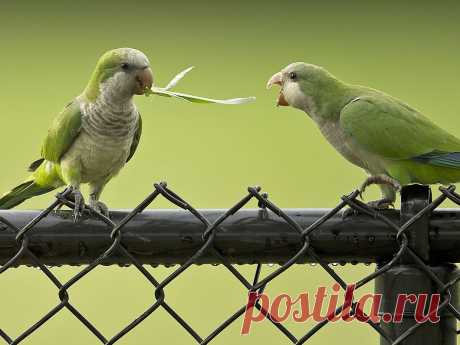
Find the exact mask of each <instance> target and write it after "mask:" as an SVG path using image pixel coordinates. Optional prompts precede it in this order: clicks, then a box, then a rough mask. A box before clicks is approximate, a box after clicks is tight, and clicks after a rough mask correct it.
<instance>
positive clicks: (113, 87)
mask: <svg viewBox="0 0 460 345" xmlns="http://www.w3.org/2000/svg"><path fill="white" fill-rule="evenodd" d="M152 85H153V74H152V70H151V69H150V62H149V60H148V58H147V57H146V56H145V55H144V53H142V52H141V51H139V50H137V49H133V48H118V49H113V50H110V51H108V52H106V53H105V54H103V55H102V56H101V57H100V58H99V61H98V62H97V65H96V68H95V69H94V72H93V75H92V77H91V79H90V81H89V83H88V86H87V87H86V90H85V94H86V95H87V97H88V98H90V99H93V100H94V99H96V98H97V97H98V96H99V95H100V94H104V95H105V96H109V97H113V98H114V99H119V100H125V99H129V98H131V97H133V96H134V95H142V94H144V93H145V92H146V91H147V90H148V89H150V88H151V87H152Z"/></svg>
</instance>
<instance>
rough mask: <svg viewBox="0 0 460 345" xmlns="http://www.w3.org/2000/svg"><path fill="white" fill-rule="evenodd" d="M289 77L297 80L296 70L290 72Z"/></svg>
mask: <svg viewBox="0 0 460 345" xmlns="http://www.w3.org/2000/svg"><path fill="white" fill-rule="evenodd" d="M289 79H291V80H296V79H297V73H295V72H291V73H289Z"/></svg>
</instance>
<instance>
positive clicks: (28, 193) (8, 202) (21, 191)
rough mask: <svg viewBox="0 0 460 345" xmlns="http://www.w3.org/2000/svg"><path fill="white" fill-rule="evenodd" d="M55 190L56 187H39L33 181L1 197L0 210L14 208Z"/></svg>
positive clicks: (22, 184)
mask: <svg viewBox="0 0 460 345" xmlns="http://www.w3.org/2000/svg"><path fill="white" fill-rule="evenodd" d="M53 189H55V187H50V186H39V185H38V184H36V183H35V181H33V180H29V181H26V182H24V183H21V184H20V185H19V186H16V187H14V188H13V189H12V190H11V191H9V192H8V193H6V194H4V195H3V196H2V197H0V209H4V210H5V209H10V208H13V207H15V206H17V205H19V204H21V203H22V202H24V201H25V200H27V199H29V198H32V197H34V196H37V195H41V194H45V193H48V192H50V191H52V190H53Z"/></svg>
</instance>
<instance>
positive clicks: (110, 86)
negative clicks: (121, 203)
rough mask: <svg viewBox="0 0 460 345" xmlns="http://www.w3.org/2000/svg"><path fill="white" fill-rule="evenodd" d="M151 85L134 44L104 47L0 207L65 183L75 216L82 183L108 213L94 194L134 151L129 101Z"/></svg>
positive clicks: (137, 130) (135, 119)
mask: <svg viewBox="0 0 460 345" xmlns="http://www.w3.org/2000/svg"><path fill="white" fill-rule="evenodd" d="M152 84H153V76H152V71H151V69H150V63H149V60H148V59H147V57H146V56H145V55H144V54H143V53H142V52H140V51H139V50H136V49H131V48H120V49H115V50H111V51H108V52H106V53H105V54H104V55H103V56H102V57H101V58H100V59H99V61H98V63H97V65H96V68H95V70H94V72H93V74H92V76H91V78H90V80H89V82H88V85H87V86H86V88H85V89H84V91H83V93H82V94H81V95H80V96H78V97H76V98H75V99H74V100H73V101H72V102H70V103H69V104H67V106H66V107H65V108H64V110H63V111H62V112H61V113H60V114H59V115H58V116H57V117H56V118H55V120H54V122H53V124H52V125H51V128H50V129H49V131H48V135H47V136H46V139H45V141H44V143H43V146H42V149H41V158H40V159H38V160H36V161H35V162H33V163H32V164H31V165H30V167H29V171H31V172H32V175H31V176H30V177H29V178H28V179H27V180H26V181H25V182H23V183H21V184H20V185H18V186H17V187H15V188H13V189H12V190H11V191H10V192H8V193H6V194H5V195H3V196H2V197H1V198H0V209H7V208H11V207H14V206H16V205H18V204H20V203H22V202H23V201H25V200H26V199H29V198H31V197H33V196H36V195H40V194H44V193H47V192H49V191H52V190H53V189H55V188H58V187H61V186H64V185H68V186H70V187H71V188H72V191H71V194H72V195H71V196H72V197H73V200H74V201H75V217H76V218H78V217H79V215H80V213H81V211H82V208H83V206H84V199H83V196H82V194H81V192H80V184H82V183H88V184H89V188H90V192H89V194H90V195H89V204H90V206H91V207H93V208H94V209H95V210H97V211H99V212H102V213H103V214H105V215H108V209H107V206H105V205H104V204H103V203H102V202H101V201H99V197H100V195H101V192H102V190H103V188H104V186H105V185H106V183H107V182H108V181H109V180H110V179H111V178H113V177H114V176H115V175H116V174H117V173H118V172H119V171H120V169H121V168H123V166H124V165H125V164H126V163H127V162H128V161H129V160H130V159H131V157H132V156H133V155H134V153H135V152H136V148H137V146H138V143H139V139H140V136H141V131H142V121H141V117H140V115H139V112H138V111H137V108H136V106H135V105H134V103H133V96H134V95H142V94H144V93H145V90H146V89H150V88H151V87H152Z"/></svg>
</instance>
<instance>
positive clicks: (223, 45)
mask: <svg viewBox="0 0 460 345" xmlns="http://www.w3.org/2000/svg"><path fill="white" fill-rule="evenodd" d="M459 14H460V3H459V2H455V1H443V2H442V4H441V3H438V2H434V1H418V2H415V1H414V2H407V3H405V4H404V3H401V2H396V1H394V2H392V1H386V2H372V1H366V2H364V1H361V2H357V1H321V2H320V1H317V2H316V1H302V2H301V1H293V0H284V1H260V2H250V1H227V2H219V1H214V2H211V1H209V2H206V1H196V0H195V1H186V0H180V1H168V2H159V1H124V2H121V1H120V2H119V1H69V0H65V1H62V0H61V1H46V0H41V1H33V0H30V1H8V2H7V1H2V2H0V42H1V45H0V68H1V81H2V82H1V84H0V97H1V102H0V114H1V115H0V116H1V122H0V129H1V135H0V147H1V148H2V151H1V154H2V157H1V162H0V167H1V174H2V175H1V179H0V191H6V190H9V189H10V188H11V187H12V186H14V185H15V184H17V183H18V182H20V180H21V179H22V178H23V177H25V176H26V171H25V168H26V167H27V166H28V164H29V163H30V162H31V161H33V160H34V159H36V158H38V155H39V150H40V144H41V141H42V139H43V138H44V136H45V134H46V131H47V128H48V125H49V124H50V122H51V120H52V119H53V117H54V116H55V115H56V114H57V113H58V112H59V111H60V109H61V108H62V107H63V106H64V105H65V104H66V103H67V102H68V101H69V100H71V99H72V98H73V97H74V96H76V95H78V94H79V92H81V90H82V88H83V87H84V86H85V83H86V81H87V79H88V77H89V75H90V73H91V71H92V68H93V66H94V64H95V62H96V60H97V58H98V57H99V56H100V55H101V54H102V53H103V52H104V51H106V50H108V49H112V48H115V47H122V46H129V47H135V48H138V49H140V50H142V51H144V52H145V53H146V54H147V55H148V56H149V57H150V60H151V63H152V67H153V71H154V74H155V80H156V84H157V85H159V86H163V85H165V83H166V82H167V81H169V79H170V78H171V77H172V76H173V75H174V74H175V73H177V72H178V71H180V70H182V69H183V68H185V67H187V66H190V65H194V66H196V69H195V70H194V71H193V72H192V73H190V75H188V76H187V77H186V79H184V80H183V81H182V82H181V83H180V85H179V87H178V88H177V90H178V91H185V92H189V93H193V94H196V95H203V96H209V97H216V98H225V97H239V96H249V95H254V96H256V97H257V102H256V103H253V104H249V105H244V106H238V107H236V106H235V107H230V106H228V107H225V106H218V105H195V104H188V103H185V102H181V101H180V100H174V99H165V98H155V97H150V98H144V97H139V98H138V99H137V104H138V106H139V108H140V110H141V112H142V114H143V118H144V134H143V137H142V141H141V145H140V149H139V150H138V152H137V154H136V156H135V158H134V159H133V160H132V161H131V162H130V164H129V165H128V166H127V167H126V168H125V169H124V170H123V171H122V173H121V174H120V175H119V176H118V177H117V178H116V179H115V180H113V181H112V182H111V183H110V184H109V185H108V187H107V189H106V191H105V193H104V194H103V199H104V200H105V201H106V202H107V203H108V204H109V205H110V206H111V207H112V208H132V207H134V206H135V205H137V203H138V202H139V201H140V200H141V199H142V198H143V197H144V196H145V195H147V193H149V191H151V189H152V183H153V182H154V181H159V180H167V181H168V183H169V185H170V186H171V188H173V189H174V190H176V191H178V192H179V193H180V194H181V195H182V196H183V197H184V198H186V199H187V200H189V201H190V202H192V204H193V205H195V206H196V207H200V208H226V207H229V206H231V205H232V204H233V203H235V202H236V201H237V200H238V199H239V198H240V197H241V196H243V195H244V193H245V188H246V187H247V186H248V185H255V184H258V185H261V186H263V188H264V190H265V191H267V192H269V194H270V197H271V199H272V200H273V201H274V202H276V203H277V204H278V205H280V206H282V207H285V208H288V207H332V206H334V205H335V204H336V203H337V202H338V200H339V197H340V195H342V194H344V193H348V192H350V191H352V190H353V189H354V188H355V187H356V186H357V185H359V184H360V183H361V182H362V180H363V178H364V177H365V175H364V173H363V172H362V171H360V170H359V169H358V168H356V167H353V166H352V165H350V164H349V163H347V162H346V161H345V160H344V159H343V158H341V157H340V156H339V154H337V153H336V152H335V151H334V150H333V149H332V148H331V147H330V146H329V145H328V144H327V142H326V141H325V140H324V139H323V138H322V136H321V135H320V133H319V131H318V130H317V128H316V127H315V125H314V124H313V123H312V121H310V119H309V118H308V117H307V116H306V115H305V114H303V113H301V112H299V111H295V110H293V109H290V108H278V109H277V108H276V107H275V100H276V94H277V91H274V90H271V91H266V90H265V83H266V81H267V79H268V78H269V77H270V76H271V75H272V74H273V73H275V72H277V71H278V70H279V69H280V68H282V67H284V66H285V65H286V64H288V63H290V62H293V61H299V60H300V61H307V62H310V63H315V64H319V65H322V66H324V67H325V68H327V69H328V70H330V71H331V72H332V73H333V74H335V75H337V76H338V77H339V78H341V79H343V80H346V81H348V82H353V83H359V84H364V85H368V86H371V87H375V88H378V89H381V90H383V91H385V92H387V93H390V94H392V95H394V96H396V97H399V98H401V99H403V100H405V101H407V102H408V103H409V104H411V105H412V106H414V107H416V108H418V109H420V110H422V111H423V112H424V113H425V114H427V115H428V116H431V117H433V118H434V119H435V121H436V122H437V123H438V124H440V125H441V126H442V127H444V128H447V129H449V130H450V132H452V133H455V134H459V135H460V119H459V118H458V115H459V114H460V111H459V106H460V101H459V100H458V99H459V97H458V96H459V95H460V85H459V84H458V76H459V66H460V63H459V60H460V45H459V34H460V27H459V24H458V18H459ZM377 196H378V193H377V189H376V188H375V189H372V190H371V193H368V195H367V198H369V199H371V198H375V197H377ZM51 200H52V195H47V196H43V197H39V198H36V199H34V200H31V201H29V202H27V203H25V204H24V205H22V206H21V208H27V209H31V208H43V207H44V206H46V205H48V204H49V203H50V202H51ZM254 206H255V205H252V207H254ZM154 207H159V208H165V207H170V205H169V204H168V203H166V202H159V203H156V204H155V205H154ZM240 268H241V269H242V271H243V272H245V274H247V275H248V277H249V275H250V274H251V273H252V272H253V270H254V268H255V267H252V266H245V267H240ZM80 269H81V268H59V269H53V272H54V273H56V274H57V275H58V276H59V278H61V279H63V280H65V279H69V277H71V276H72V275H73V274H75V273H76V272H77V271H78V270H80ZM149 269H150V270H151V272H152V273H153V274H154V275H155V276H156V277H157V278H158V279H160V278H161V277H164V276H166V274H168V273H170V272H171V269H167V268H155V269H153V268H149ZM273 269H274V268H271V267H268V266H267V267H265V268H264V272H265V273H269V272H271V271H272V270H273ZM373 269H374V268H373V267H372V266H371V267H365V266H363V265H358V266H354V267H352V266H345V267H339V268H338V271H339V273H340V274H343V275H344V277H345V278H346V279H348V280H349V281H351V280H356V279H358V278H359V277H362V276H363V275H364V274H365V273H366V272H370V271H371V270H373ZM319 284H326V285H327V286H330V285H331V284H332V281H331V279H330V278H329V277H328V276H327V275H326V274H325V273H324V272H323V271H322V270H321V269H320V268H318V267H311V266H296V267H294V268H292V269H291V270H289V271H288V272H287V273H285V274H284V275H283V276H281V277H280V278H279V279H277V280H275V281H274V283H273V284H272V285H270V287H269V288H268V290H267V292H269V293H270V294H275V293H279V292H287V293H292V294H297V293H299V292H302V291H310V292H313V291H314V290H315V289H316V287H317V286H318V285H319ZM366 288H367V289H364V290H363V291H371V290H372V286H371V285H370V286H368V287H366ZM0 289H1V293H0V310H1V311H0V328H2V329H4V330H5V331H6V332H7V333H9V334H10V335H12V336H14V337H15V336H18V335H19V334H20V333H21V332H22V331H24V330H25V329H26V327H28V326H29V325H30V324H31V323H32V322H34V321H35V320H37V319H38V318H39V317H41V316H42V315H44V314H45V312H47V311H48V310H50V309H51V308H52V306H54V305H56V304H57V303H58V298H57V291H56V290H55V289H54V288H53V286H52V285H51V283H50V282H49V281H48V280H47V279H46V278H45V277H44V275H43V274H41V273H40V271H38V270H36V269H27V268H20V269H12V270H10V271H8V272H7V273H5V274H4V275H3V276H2V279H1V280H0ZM70 295H71V302H72V303H73V304H74V305H75V306H76V307H78V308H79V309H80V310H81V311H82V313H83V314H84V315H86V316H87V317H88V318H89V319H90V320H91V321H92V322H93V323H94V324H95V325H96V326H97V327H98V328H99V329H100V330H101V331H102V332H103V334H104V335H105V336H106V337H110V336H111V335H113V334H114V333H115V332H116V331H117V330H120V329H121V328H122V327H123V326H124V325H126V324H127V323H128V322H130V321H131V320H132V319H134V318H135V317H136V316H137V315H139V314H140V313H141V312H142V311H143V310H145V309H146V308H147V307H148V306H149V305H150V303H151V302H152V300H153V293H152V289H151V288H150V287H149V285H148V284H147V283H145V282H144V281H143V280H142V279H141V277H140V276H139V274H138V273H137V272H136V271H135V270H134V269H133V268H116V267H110V268H97V269H96V270H95V271H94V272H92V273H91V274H90V275H89V276H87V277H86V278H84V279H83V280H82V281H81V283H79V284H77V285H76V286H75V287H73V288H72V289H71V290H70ZM166 296H167V301H168V302H169V303H170V304H171V305H172V306H173V307H175V308H177V310H178V312H179V313H180V314H181V315H182V316H184V317H185V318H186V319H187V320H188V321H189V322H190V323H191V324H192V325H193V326H194V327H195V328H196V329H197V331H198V332H199V333H200V334H201V335H202V336H205V335H206V334H208V333H209V332H210V331H211V330H212V329H214V328H215V327H216V326H217V324H218V323H220V322H221V321H222V320H223V319H224V318H226V317H227V316H229V315H230V314H231V313H233V312H234V311H235V310H236V309H237V308H238V307H240V306H241V305H242V304H244V302H245V291H244V289H243V288H242V286H241V285H240V284H239V283H238V282H237V281H235V279H232V277H231V276H230V275H229V273H228V272H226V270H225V269H224V268H222V267H220V266H219V267H212V266H209V267H208V266H201V267H194V268H192V269H190V270H189V271H187V273H186V274H184V275H183V276H181V277H180V278H179V279H178V280H177V282H175V283H173V284H172V285H171V286H170V287H168V288H167V290H166ZM312 325H313V323H311V322H310V323H307V324H300V325H299V324H289V325H288V326H289V327H290V328H291V329H292V330H293V331H294V332H295V333H296V334H297V335H299V336H300V335H301V334H303V333H304V332H306V330H307V328H309V327H311V326H312ZM240 327H241V322H239V321H238V322H236V323H234V324H233V325H232V326H230V327H229V328H228V329H227V330H226V331H225V332H224V333H223V334H222V335H221V336H220V337H218V338H217V339H216V340H215V341H214V344H229V343H237V342H238V343H241V344H284V343H286V344H287V343H288V341H287V339H285V338H284V336H282V335H281V334H280V333H279V332H277V331H276V330H275V329H274V328H273V327H272V326H271V325H270V324H268V323H267V322H265V323H262V324H260V325H257V326H256V327H254V328H253V331H252V334H251V335H249V336H246V337H239V336H238V333H239V329H240ZM344 341H345V342H346V343H354V342H360V343H366V344H376V343H377V336H376V333H375V332H373V331H372V330H371V329H370V328H369V327H367V326H365V325H362V324H358V323H353V324H351V325H348V324H343V323H336V324H334V325H330V326H328V327H326V328H325V329H323V330H321V331H320V332H319V334H317V335H316V336H315V337H314V338H313V339H312V340H311V341H310V343H311V344H324V343H328V344H329V343H331V344H338V343H343V342H344ZM98 343H99V342H98V341H97V339H96V338H94V337H93V336H92V335H91V334H90V333H89V332H88V331H87V330H86V329H85V328H84V327H83V326H81V324H80V323H79V322H78V321H76V320H75V319H74V318H73V316H72V315H70V313H69V312H67V311H65V310H64V311H63V312H61V313H60V314H58V315H57V316H55V317H54V318H53V319H51V320H50V321H49V322H48V323H46V325H45V326H44V327H42V328H40V329H39V330H38V331H37V332H36V333H34V334H33V336H31V337H30V338H28V339H27V340H25V341H24V344H48V345H54V344H56V345H57V344H69V345H71V344H98ZM119 343H120V344H125V345H128V344H132V345H134V344H135V345H139V344H154V343H155V344H161V343H168V344H189V343H193V340H192V338H191V337H190V336H189V335H188V334H187V333H186V332H185V331H183V330H182V329H181V328H180V327H179V326H178V325H177V324H176V323H175V322H174V321H173V320H172V319H171V318H170V317H169V316H168V315H167V314H166V313H165V312H164V311H159V312H156V313H155V314H153V315H152V316H151V317H150V318H148V319H147V321H145V322H144V323H142V324H141V325H140V326H139V327H137V328H136V329H135V330H134V331H133V332H131V333H130V334H129V335H127V336H126V337H125V338H123V339H122V340H121V341H120V342H119Z"/></svg>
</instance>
